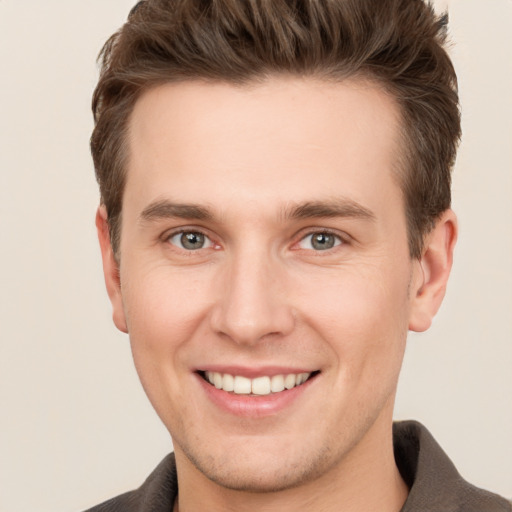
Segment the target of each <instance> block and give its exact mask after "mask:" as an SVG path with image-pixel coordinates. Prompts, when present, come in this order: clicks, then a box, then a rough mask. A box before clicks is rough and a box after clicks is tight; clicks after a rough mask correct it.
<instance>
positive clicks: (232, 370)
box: [196, 365, 318, 379]
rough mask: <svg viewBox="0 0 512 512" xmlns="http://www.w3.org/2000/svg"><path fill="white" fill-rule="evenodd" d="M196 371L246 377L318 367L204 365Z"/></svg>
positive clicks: (309, 371)
mask: <svg viewBox="0 0 512 512" xmlns="http://www.w3.org/2000/svg"><path fill="white" fill-rule="evenodd" d="M196 371H197V372H200V373H202V372H216V373H227V374H229V375H239V376H241V377H247V378H248V379H255V378H257V377H273V376H274V375H289V374H291V373H293V374H297V373H313V372H315V371H318V368H314V369H311V368H306V367H298V366H297V367H290V366H258V367H256V366H252V367H248V366H234V365H205V366H201V367H199V368H197V370H196Z"/></svg>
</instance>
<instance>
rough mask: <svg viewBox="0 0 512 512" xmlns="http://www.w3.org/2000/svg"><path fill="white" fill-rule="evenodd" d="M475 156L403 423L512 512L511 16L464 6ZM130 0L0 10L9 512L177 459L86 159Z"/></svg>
mask: <svg viewBox="0 0 512 512" xmlns="http://www.w3.org/2000/svg"><path fill="white" fill-rule="evenodd" d="M441 3H442V4H443V5H448V4H449V9H450V15H451V34H452V39H453V40H454V43H455V46H454V48H453V50H452V54H453V58H454V60H455V64H456V67H457V69H458V74H459V80H460V90H461V100H462V106H463V129H464V139H463V143H462V146H461V149H460V153H459V158H458V162H457V166H456V169H455V174H454V187H453V189H454V208H455V210H456V211H457V213H458V215H459V219H460V239H459V244H458V248H457V251H456V258H455V267H454V271H453V276H452V279H451V283H450V286H449V289H448V294H447V297H446V300H445V304H444V305H443V308H442V310H441V312H440V313H439V315H438V318H437V319H436V321H435V323H434V325H433V327H432V329H431V330H430V331H429V332H427V333H425V334H422V335H411V336H410V340H409V346H408V349H407V354H406V359H405V362H404V369H403V375H402V380H401V384H400V388H399V394H398V400H397V406H396V417H397V418H398V419H405V418H415V419H418V420H420V421H422V422H424V423H425V424H426V425H427V426H428V428H429V429H430V430H431V431H432V433H433V434H434V436H435V437H436V438H437V440H438V441H439V442H440V444H441V445H442V446H443V447H444V449H445V450H446V451H447V453H448V454H449V455H450V456H451V458H452V459H453V461H454V462H455V464H456V465H457V467H458V468H459V470H460V472H461V473H462V474H463V475H464V476H465V477H466V478H467V479H469V480H470V481H472V482H473V483H475V484H477V485H479V486H482V487H485V488H488V489H491V490H494V491H496V492H499V493H501V494H503V495H506V496H509V497H512V372H511V369H512V149H511V148H512V140H511V136H512V94H511V91H512V70H511V62H512V59H511V53H512V52H511V50H512V31H511V30H510V27H512V2H511V1H510V0H486V1H485V2H484V1H483V0H451V1H450V2H446V1H444V2H439V4H441ZM131 6H132V1H131V0H108V1H104V0H88V1H83V0H46V1H44V2H41V1H40V0H0V63H1V80H0V109H1V110H0V233H1V253H0V263H1V264H0V300H1V303H0V410H1V412H2V414H1V416H0V428H1V435H0V510H2V511H4V510H5V511H9V512H33V511H38V512H60V511H62V512H63V511H78V510H81V509H84V508H86V507H88V506H92V505H93V504H95V503H97V502H99V501H102V500H104V499H106V498H108V497H111V496H113V495H115V494H118V493H120V492H123V491H126V490H128V489H130V488H133V487H136V486H138V485H139V484H140V483H141V482H142V480H143V479H144V478H145V477H146V476H147V474H148V473H149V471H150V470H151V469H152V468H153V467H154V466H155V465H156V464H157V462H158V461H159V460H160V459H161V458H162V457H163V456H164V455H165V454H166V453H167V452H168V451H170V450H171V442H170V438H169V436H168V434H167V432H166V430H165V429H164V427H163V426H162V425H161V424H160V421H159V420H158V418H157V417H156V414H155V413H154V412H153V410H152V408H151V406H150V405H149V402H148V401H147V399H146V398H145V396H144V394H143V392H142V389H141V386H140V384H139V382H138V379H137V376H136V374H135V371H134V369H133V365H132V362H131V354H130V350H129V344H128V341H127V338H126V337H125V336H124V335H122V334H120V333H118V332H116V330H115V328H114V326H113V324H112V322H111V319H110V304H109V302H108V299H107V295H106V292H105V291H104V285H103V276H102V272H101V266H100V255H99V250H98V247H97V241H96V234H95V230H94V213H95V208H96V206H97V203H98V192H97V187H96V183H95V180H94V173H93V167H92V163H91V159H90V156H89V152H88V138H89V136H90V132H91V129H92V118H91V114H90V109H89V104H90V97H91V93H92V90H93V88H94V85H95V81H96V79H97V67H96V65H95V58H96V55H97V53H98V51H99V49H100V47H101V45H102V43H103V42H104V40H105V39H106V38H107V37H108V35H110V34H111V33H112V32H113V31H114V30H115V29H116V28H117V27H118V26H120V24H121V23H122V22H124V20H125V18H126V15H127V13H128V11H129V9H130V7H131Z"/></svg>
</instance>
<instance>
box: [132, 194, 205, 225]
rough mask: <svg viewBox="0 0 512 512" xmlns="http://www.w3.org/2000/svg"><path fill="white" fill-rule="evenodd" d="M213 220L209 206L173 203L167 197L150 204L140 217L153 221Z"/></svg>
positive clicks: (145, 220) (144, 220) (143, 219)
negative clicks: (178, 219)
mask: <svg viewBox="0 0 512 512" xmlns="http://www.w3.org/2000/svg"><path fill="white" fill-rule="evenodd" d="M172 218H180V219H190V220H211V219H212V218H213V215H212V213H211V211H210V210H209V209H208V208H205V207H203V206H199V205H196V204H183V203H173V202H172V201H168V200H166V199H163V200H160V201H155V202H153V203H151V204H149V205H148V206H147V207H146V208H144V210H143V211H142V212H141V214H140V216H139V219H140V220H141V221H143V222H151V221H156V220H162V219H172Z"/></svg>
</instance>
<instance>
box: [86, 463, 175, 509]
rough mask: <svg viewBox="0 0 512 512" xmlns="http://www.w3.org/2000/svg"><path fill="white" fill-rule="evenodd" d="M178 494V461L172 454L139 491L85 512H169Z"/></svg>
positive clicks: (113, 499)
mask: <svg viewBox="0 0 512 512" xmlns="http://www.w3.org/2000/svg"><path fill="white" fill-rule="evenodd" d="M177 493H178V483H177V476H176V461H175V459H174V454H173V453H171V454H169V455H167V457H165V459H163V460H162V462H160V464H159V465H158V466H157V467H156V468H155V469H154V470H153V472H152V473H151V474H150V475H149V476H148V478H147V479H146V480H145V481H144V483H143V484H142V485H141V486H140V487H139V488H138V489H135V490H133V491H130V492H127V493H124V494H121V495H120V496H117V497H115V498H112V499H110V500H108V501H105V502H103V503H101V504H100V505H96V506H95V507H92V508H90V509H88V510H86V511H85V512H169V510H172V505H173V503H174V500H175V498H176V495H177Z"/></svg>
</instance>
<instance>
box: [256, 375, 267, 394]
mask: <svg viewBox="0 0 512 512" xmlns="http://www.w3.org/2000/svg"><path fill="white" fill-rule="evenodd" d="M252 393H253V395H269V394H270V377H258V378H257V379H252Z"/></svg>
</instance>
